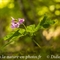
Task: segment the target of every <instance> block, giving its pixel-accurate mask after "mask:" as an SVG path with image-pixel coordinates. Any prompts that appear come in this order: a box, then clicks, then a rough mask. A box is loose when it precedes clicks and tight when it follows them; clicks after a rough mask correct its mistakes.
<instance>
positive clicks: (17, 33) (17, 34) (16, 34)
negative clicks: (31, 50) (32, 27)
mask: <svg viewBox="0 0 60 60" xmlns="http://www.w3.org/2000/svg"><path fill="white" fill-rule="evenodd" d="M18 31H19V30H16V31H13V32H11V33H9V34H8V35H7V36H5V37H4V40H10V39H12V38H13V37H14V36H19V35H20V33H19V32H18Z"/></svg>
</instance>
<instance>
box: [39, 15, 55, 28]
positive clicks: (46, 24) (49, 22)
mask: <svg viewBox="0 0 60 60" xmlns="http://www.w3.org/2000/svg"><path fill="white" fill-rule="evenodd" d="M54 23H55V22H54V21H53V20H50V19H49V18H47V16H46V15H45V16H44V18H43V20H42V21H41V23H40V26H42V27H43V28H48V27H49V26H51V25H52V24H54Z"/></svg>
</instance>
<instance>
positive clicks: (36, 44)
mask: <svg viewBox="0 0 60 60" xmlns="http://www.w3.org/2000/svg"><path fill="white" fill-rule="evenodd" d="M33 41H34V43H35V44H36V45H37V46H38V47H39V48H41V46H40V45H39V44H38V43H37V42H36V41H35V40H33Z"/></svg>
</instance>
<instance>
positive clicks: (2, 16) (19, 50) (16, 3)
mask: <svg viewBox="0 0 60 60" xmlns="http://www.w3.org/2000/svg"><path fill="white" fill-rule="evenodd" d="M44 14H47V15H48V17H49V18H50V19H51V20H55V21H56V24H55V25H53V26H51V27H53V29H54V30H56V28H57V27H58V26H60V0H0V47H2V46H3V45H4V44H6V43H8V42H9V40H3V37H4V36H6V35H7V34H8V33H10V32H11V31H12V29H11V28H10V25H11V16H12V17H14V18H16V19H17V18H24V19H25V22H24V24H25V25H26V26H27V32H32V33H33V32H34V28H35V27H36V30H38V28H39V25H40V24H38V22H40V23H41V25H43V27H47V26H49V25H48V23H51V22H49V21H48V20H49V19H48V20H47V22H46V23H44V22H45V21H43V20H42V21H41V18H42V16H43V15H44ZM32 24H35V25H36V26H35V25H32ZM37 24H38V25H37ZM29 25H30V26H29ZM21 27H22V29H20V30H19V32H17V31H16V32H12V34H10V35H9V36H11V37H13V36H12V35H13V34H14V35H15V36H18V35H19V34H22V33H24V29H23V28H24V27H23V26H21ZM30 27H31V28H30ZM41 28H42V27H41ZM49 29H50V27H49V28H47V31H48V32H49ZM58 29H59V28H58ZM43 30H44V29H41V30H39V31H37V32H36V36H35V35H34V37H33V38H31V37H30V36H29V34H27V36H23V35H22V36H23V37H21V38H19V37H20V36H18V37H14V38H13V40H15V41H13V42H11V41H12V40H11V41H10V42H11V43H10V42H9V43H10V44H9V45H8V46H6V47H5V48H4V49H2V51H0V55H39V54H40V55H42V56H43V57H44V58H43V57H42V58H41V60H44V59H45V60H48V59H47V58H45V56H46V55H51V54H53V55H56V54H59V53H60V35H58V37H55V38H53V37H52V38H50V39H49V40H47V39H46V37H45V36H43ZM59 31H60V30H59ZM16 33H17V34H16ZM57 33H58V32H57ZM59 33H60V32H59ZM9 36H8V38H7V39H10V38H11V37H9ZM17 38H18V40H17ZM5 39H6V38H5ZM31 39H34V40H35V41H36V42H37V43H35V42H34V41H33V40H31ZM38 46H41V47H40V48H39V47H38ZM0 49H1V48H0ZM9 52H11V53H9ZM53 60H54V59H53Z"/></svg>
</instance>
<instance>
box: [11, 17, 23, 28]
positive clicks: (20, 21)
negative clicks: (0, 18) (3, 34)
mask: <svg viewBox="0 0 60 60" xmlns="http://www.w3.org/2000/svg"><path fill="white" fill-rule="evenodd" d="M11 18H12V21H11V28H18V27H19V26H20V25H21V24H23V22H24V19H21V18H19V19H18V21H17V20H16V19H14V18H13V17H11Z"/></svg>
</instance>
